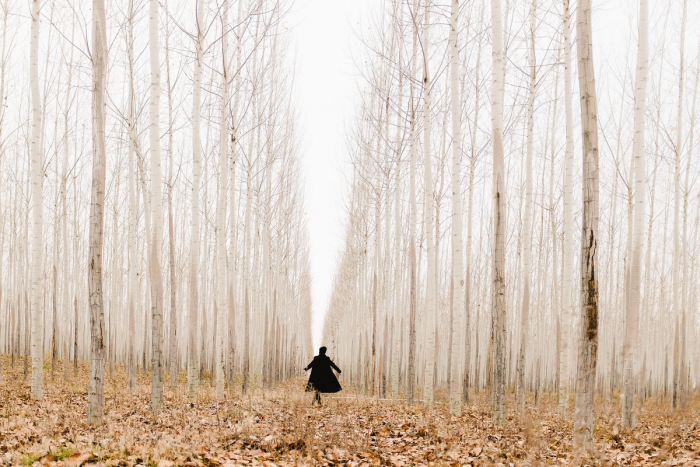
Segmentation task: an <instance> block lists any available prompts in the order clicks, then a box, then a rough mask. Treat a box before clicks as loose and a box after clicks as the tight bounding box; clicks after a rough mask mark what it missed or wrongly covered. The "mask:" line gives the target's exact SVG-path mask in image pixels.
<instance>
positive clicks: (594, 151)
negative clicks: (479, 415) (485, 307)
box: [574, 0, 599, 452]
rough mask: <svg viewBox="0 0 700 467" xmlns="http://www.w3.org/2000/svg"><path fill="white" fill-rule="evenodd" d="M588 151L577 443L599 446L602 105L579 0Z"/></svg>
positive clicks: (586, 1)
mask: <svg viewBox="0 0 700 467" xmlns="http://www.w3.org/2000/svg"><path fill="white" fill-rule="evenodd" d="M576 43H577V52H578V53H577V56H578V79H579V93H580V96H581V134H582V147H583V219H582V224H583V232H582V237H581V323H582V326H581V335H580V339H581V341H580V344H579V354H578V376H577V379H576V413H575V416H574V445H575V447H583V448H584V449H585V450H587V451H589V452H590V451H592V448H593V401H594V391H595V373H596V363H597V357H598V277H597V275H596V274H597V272H598V271H597V270H596V267H597V262H598V216H599V208H598V190H599V182H598V103H597V99H596V89H595V76H594V68H593V33H592V24H591V0H579V3H578V12H577V25H576Z"/></svg>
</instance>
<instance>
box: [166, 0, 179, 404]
mask: <svg viewBox="0 0 700 467" xmlns="http://www.w3.org/2000/svg"><path fill="white" fill-rule="evenodd" d="M165 15H166V16H169V14H168V2H167V0H166V1H165ZM168 24H169V22H167V21H166V26H165V70H166V81H167V86H168V261H169V263H170V264H169V268H168V269H169V270H170V336H169V342H168V356H169V358H170V362H169V365H168V366H169V370H168V371H169V373H170V387H171V388H172V389H173V390H175V389H176V388H177V383H178V381H177V379H178V376H179V373H180V368H179V366H178V362H177V316H178V311H177V282H176V281H175V231H174V220H173V92H172V91H173V90H172V87H171V82H170V28H169V26H168Z"/></svg>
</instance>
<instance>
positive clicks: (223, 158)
mask: <svg viewBox="0 0 700 467" xmlns="http://www.w3.org/2000/svg"><path fill="white" fill-rule="evenodd" d="M222 15H223V16H222V21H221V26H222V30H223V35H222V37H221V62H222V73H221V121H220V122H219V196H218V198H217V211H216V239H217V268H218V269H217V275H218V283H219V286H218V291H217V301H218V305H217V309H218V314H217V317H218V323H217V326H216V330H217V333H218V334H217V336H216V398H217V399H219V400H222V399H223V398H224V379H225V374H224V362H225V358H224V352H225V348H226V347H225V345H224V344H225V342H224V335H225V334H224V333H225V331H226V321H228V320H226V319H225V317H226V313H224V310H226V305H227V303H226V284H227V283H228V281H227V280H226V194H227V191H228V186H227V177H228V128H227V112H226V111H227V110H228V35H227V33H226V32H227V28H228V0H224V4H223V10H222ZM232 182H233V181H232Z"/></svg>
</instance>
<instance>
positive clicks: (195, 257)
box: [187, 1, 204, 402]
mask: <svg viewBox="0 0 700 467" xmlns="http://www.w3.org/2000/svg"><path fill="white" fill-rule="evenodd" d="M203 13H204V2H203V1H200V2H197V39H196V44H195V47H196V53H197V55H196V57H195V62H194V88H193V91H192V198H191V203H192V205H191V216H190V261H189V284H188V289H187V290H188V294H189V296H188V301H189V307H188V308H189V310H188V314H189V316H188V318H189V319H188V324H189V345H188V348H187V354H188V367H187V382H188V388H189V389H188V393H189V398H190V401H192V402H195V401H196V400H197V391H198V385H199V374H198V372H199V340H198V339H197V335H198V329H199V261H200V260H199V249H200V237H199V230H200V226H199V210H200V207H199V186H200V183H201V182H200V179H201V177H202V167H201V164H202V161H201V159H202V156H201V154H202V142H201V138H200V119H201V105H202V104H201V96H202V61H203V60H204V50H203V49H204V37H203V24H202V21H203V20H204V14H203Z"/></svg>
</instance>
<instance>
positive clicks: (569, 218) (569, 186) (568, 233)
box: [559, 0, 574, 416]
mask: <svg viewBox="0 0 700 467" xmlns="http://www.w3.org/2000/svg"><path fill="white" fill-rule="evenodd" d="M570 19H571V10H570V3H569V0H564V18H563V22H564V24H563V27H564V113H565V120H566V150H565V155H564V229H563V230H564V231H563V237H564V238H563V241H562V250H563V251H562V263H563V268H562V273H561V274H562V278H561V346H560V348H559V414H560V415H561V416H565V415H566V412H567V409H568V407H569V392H570V391H569V380H570V377H569V353H568V349H569V327H570V324H571V316H570V313H571V283H572V274H573V267H574V254H573V253H574V250H573V241H574V235H573V234H574V233H573V223H574V221H573V205H572V203H573V170H574V114H573V109H572V102H571V100H572V96H571V94H572V90H571V25H570Z"/></svg>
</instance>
